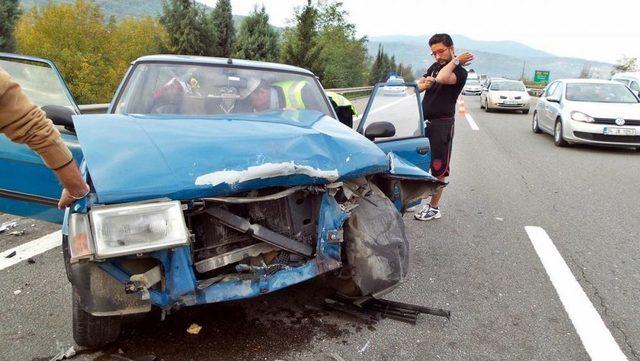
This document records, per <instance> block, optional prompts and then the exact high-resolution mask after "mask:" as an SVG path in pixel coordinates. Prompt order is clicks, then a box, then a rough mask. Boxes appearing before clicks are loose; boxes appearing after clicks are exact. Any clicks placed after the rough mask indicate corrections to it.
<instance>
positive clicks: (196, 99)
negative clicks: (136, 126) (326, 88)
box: [115, 63, 332, 116]
mask: <svg viewBox="0 0 640 361" xmlns="http://www.w3.org/2000/svg"><path fill="white" fill-rule="evenodd" d="M290 110H294V111H297V110H316V111H319V112H321V113H324V114H326V115H329V116H331V114H332V113H331V112H330V108H329V105H328V103H327V101H326V99H325V97H324V95H323V93H322V91H321V89H320V87H319V86H318V85H317V83H316V81H315V79H314V78H313V77H312V76H310V75H306V74H299V73H290V72H284V71H275V70H267V69H264V70H259V69H255V68H243V67H231V66H220V65H209V64H206V65H205V64H183V63H180V64H175V63H141V64H138V65H137V66H136V67H135V68H134V69H133V72H132V74H131V76H130V77H129V79H128V80H127V83H126V85H125V87H124V90H123V91H122V94H121V96H120V97H119V98H118V103H117V106H116V108H115V112H116V113H119V114H169V115H185V116H209V115H219V114H223V115H224V114H242V113H258V112H276V111H277V112H281V111H290Z"/></svg>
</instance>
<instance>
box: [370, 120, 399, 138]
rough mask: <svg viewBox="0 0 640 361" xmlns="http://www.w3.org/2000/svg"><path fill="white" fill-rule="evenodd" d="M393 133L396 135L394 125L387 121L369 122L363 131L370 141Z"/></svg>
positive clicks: (390, 135) (391, 135)
mask: <svg viewBox="0 0 640 361" xmlns="http://www.w3.org/2000/svg"><path fill="white" fill-rule="evenodd" d="M394 135H396V127H394V126H393V124H391V123H389V122H375V123H371V125H369V126H368V127H367V129H365V131H364V136H365V137H367V139H369V140H371V141H373V140H375V139H376V138H388V137H393V136H394Z"/></svg>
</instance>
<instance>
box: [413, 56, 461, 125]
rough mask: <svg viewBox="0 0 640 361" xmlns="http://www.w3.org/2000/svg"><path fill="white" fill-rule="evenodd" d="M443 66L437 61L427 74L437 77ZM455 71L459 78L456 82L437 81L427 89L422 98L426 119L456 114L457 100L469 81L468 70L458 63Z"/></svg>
mask: <svg viewBox="0 0 640 361" xmlns="http://www.w3.org/2000/svg"><path fill="white" fill-rule="evenodd" d="M442 67H443V66H442V65H440V64H439V63H437V62H436V63H433V65H431V66H430V67H429V69H427V75H428V76H432V77H434V78H435V77H436V76H437V75H438V72H439V71H440V69H441V68H442ZM453 73H454V74H455V75H456V78H457V79H458V82H457V83H456V84H451V85H449V84H439V83H435V84H433V86H431V88H429V89H427V90H425V92H424V98H423V99H422V112H423V113H424V118H425V119H439V118H450V117H453V116H455V115H456V102H457V101H458V96H459V95H460V92H461V91H462V88H463V87H464V83H465V82H466V81H467V71H466V70H465V69H464V68H463V67H462V66H460V65H458V66H456V67H455V69H453Z"/></svg>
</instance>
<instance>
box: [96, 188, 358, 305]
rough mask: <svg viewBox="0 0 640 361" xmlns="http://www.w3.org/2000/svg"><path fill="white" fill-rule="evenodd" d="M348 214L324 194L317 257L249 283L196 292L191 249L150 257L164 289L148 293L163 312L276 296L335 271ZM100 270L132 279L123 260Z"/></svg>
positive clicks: (214, 286) (112, 261) (103, 265)
mask: <svg viewBox="0 0 640 361" xmlns="http://www.w3.org/2000/svg"><path fill="white" fill-rule="evenodd" d="M347 218H348V213H346V212H344V211H343V210H342V209H340V206H339V205H338V203H337V202H336V201H335V199H334V198H333V197H331V196H330V195H329V194H328V193H325V194H323V196H322V201H321V205H320V216H319V219H318V242H317V254H316V257H315V258H314V259H311V260H309V261H307V262H306V263H304V264H303V265H301V266H298V267H286V268H285V269H282V270H279V271H277V272H275V273H274V274H271V275H265V274H263V275H260V276H257V277H256V278H252V279H246V280H229V281H222V282H218V283H215V284H212V285H210V286H208V287H207V288H205V289H198V288H197V281H196V278H195V274H194V272H193V262H192V259H191V251H190V250H189V247H187V246H183V247H178V248H176V249H174V250H161V251H156V252H151V253H149V254H147V255H148V256H150V257H153V258H156V259H158V260H159V261H160V263H161V264H162V269H163V270H164V275H165V280H166V281H165V288H164V289H163V290H162V291H157V290H149V296H150V301H151V302H152V303H153V304H154V305H156V306H158V307H161V308H170V307H172V306H174V305H176V304H185V305H194V304H205V303H214V302H222V301H230V300H237V299H243V298H250V297H255V296H258V295H261V294H264V293H269V292H273V291H276V290H279V289H282V288H285V287H288V286H291V285H294V284H297V283H300V282H303V281H306V280H309V279H312V278H314V277H316V276H317V275H319V274H321V273H324V272H327V271H330V270H333V269H336V268H338V267H340V266H341V263H340V243H337V242H330V240H329V234H330V232H336V231H338V230H340V229H341V228H342V225H343V223H344V221H345V220H346V219H347ZM99 266H100V267H101V268H102V269H103V270H104V271H105V272H107V273H109V274H110V275H111V276H112V277H113V278H115V279H116V280H118V281H119V282H121V283H122V284H125V283H127V282H128V281H129V277H130V276H131V275H130V274H129V273H127V272H126V271H124V270H123V268H122V267H121V266H120V259H119V258H115V259H110V260H107V261H105V262H101V263H99Z"/></svg>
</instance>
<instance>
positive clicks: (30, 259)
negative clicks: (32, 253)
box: [27, 258, 36, 264]
mask: <svg viewBox="0 0 640 361" xmlns="http://www.w3.org/2000/svg"><path fill="white" fill-rule="evenodd" d="M27 263H29V264H34V263H36V260H35V259H33V258H27Z"/></svg>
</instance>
